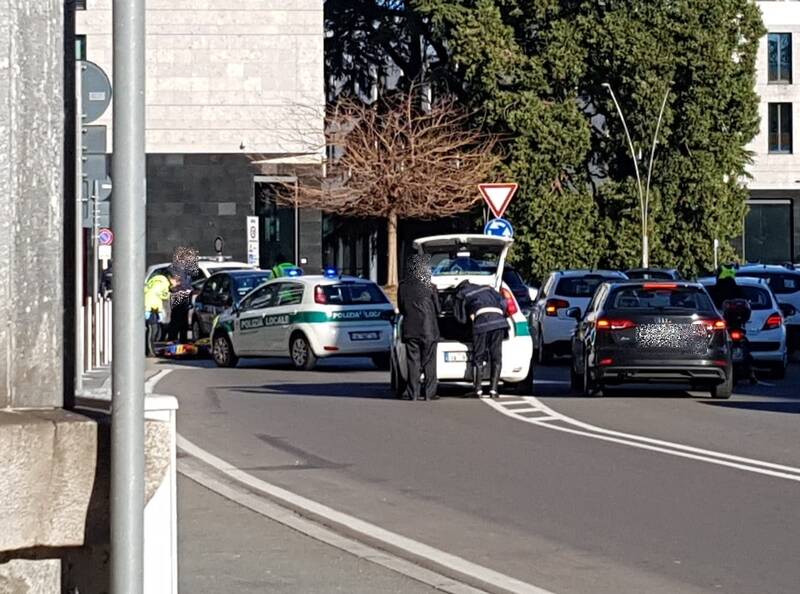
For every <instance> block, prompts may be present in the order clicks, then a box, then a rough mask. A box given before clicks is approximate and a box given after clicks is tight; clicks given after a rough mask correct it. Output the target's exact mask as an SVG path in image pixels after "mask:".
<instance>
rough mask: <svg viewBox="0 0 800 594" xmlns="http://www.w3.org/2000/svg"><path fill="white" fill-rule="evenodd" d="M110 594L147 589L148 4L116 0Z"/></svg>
mask: <svg viewBox="0 0 800 594" xmlns="http://www.w3.org/2000/svg"><path fill="white" fill-rule="evenodd" d="M113 41H114V43H113V52H114V69H113V72H114V89H115V93H114V147H113V158H112V159H113V160H112V172H113V176H114V208H113V209H112V213H111V214H112V228H113V229H114V232H115V234H116V241H115V244H116V246H115V247H116V258H115V266H114V300H115V302H116V303H115V307H114V320H113V338H112V344H113V349H112V350H113V356H112V384H111V385H112V417H111V592H112V593H113V594H142V591H143V583H144V546H143V540H144V289H143V286H144V260H145V239H146V238H145V208H146V194H145V0H114V2H113Z"/></svg>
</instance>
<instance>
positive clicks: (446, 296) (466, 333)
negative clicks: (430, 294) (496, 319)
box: [438, 288, 472, 343]
mask: <svg viewBox="0 0 800 594" xmlns="http://www.w3.org/2000/svg"><path fill="white" fill-rule="evenodd" d="M455 292H456V290H455V288H452V289H444V290H442V291H439V305H440V307H441V311H442V315H441V316H440V317H439V320H438V321H439V335H440V336H441V340H442V341H444V342H463V343H471V342H472V324H471V323H466V324H462V323H461V322H459V321H458V320H457V319H456V316H455V314H454V313H453V295H454V294H455Z"/></svg>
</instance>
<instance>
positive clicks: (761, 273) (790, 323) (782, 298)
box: [737, 264, 800, 351]
mask: <svg viewBox="0 0 800 594" xmlns="http://www.w3.org/2000/svg"><path fill="white" fill-rule="evenodd" d="M737 274H738V275H740V276H749V277H753V278H763V279H764V280H766V281H767V284H768V285H769V288H770V289H771V290H772V293H773V294H774V295H775V298H776V299H777V300H778V303H785V304H788V305H791V306H792V307H793V308H794V310H795V313H794V314H793V315H790V316H786V318H785V324H786V339H787V341H788V345H789V350H790V351H793V350H795V349H798V348H800V270H796V269H795V267H794V266H793V265H788V266H776V265H770V264H745V265H744V266H740V267H739V270H738V271H737Z"/></svg>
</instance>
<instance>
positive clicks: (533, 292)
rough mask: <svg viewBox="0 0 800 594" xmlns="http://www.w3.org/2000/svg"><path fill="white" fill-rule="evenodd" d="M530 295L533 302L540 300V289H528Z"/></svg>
mask: <svg viewBox="0 0 800 594" xmlns="http://www.w3.org/2000/svg"><path fill="white" fill-rule="evenodd" d="M528 295H530V298H531V301H536V300H537V299H538V298H539V289H537V288H536V287H528Z"/></svg>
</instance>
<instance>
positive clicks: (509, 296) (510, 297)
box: [500, 287, 519, 316]
mask: <svg viewBox="0 0 800 594" xmlns="http://www.w3.org/2000/svg"><path fill="white" fill-rule="evenodd" d="M500 294H501V295H502V296H503V299H505V300H506V309H507V310H508V315H510V316H513V315H514V314H516V313H518V312H519V306H518V305H517V300H516V299H514V294H513V293H512V292H511V291H509V290H508V289H506V288H505V287H503V288H502V289H500Z"/></svg>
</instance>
